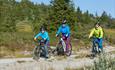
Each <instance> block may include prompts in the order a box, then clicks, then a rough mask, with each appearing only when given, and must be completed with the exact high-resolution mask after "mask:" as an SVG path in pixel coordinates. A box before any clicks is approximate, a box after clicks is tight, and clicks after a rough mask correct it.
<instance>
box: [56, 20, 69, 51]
mask: <svg viewBox="0 0 115 70" xmlns="http://www.w3.org/2000/svg"><path fill="white" fill-rule="evenodd" d="M60 33H61V34H62V39H64V40H66V41H65V43H66V51H64V52H67V51H68V50H67V49H68V47H69V43H70V27H69V26H68V25H67V20H66V19H64V20H63V22H62V25H61V26H60V27H59V29H58V31H57V33H56V37H57V36H58V35H59V34H60Z"/></svg>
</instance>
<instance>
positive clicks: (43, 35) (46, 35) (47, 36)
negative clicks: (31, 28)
mask: <svg viewBox="0 0 115 70" xmlns="http://www.w3.org/2000/svg"><path fill="white" fill-rule="evenodd" d="M38 37H42V38H43V39H44V38H45V39H46V40H47V41H49V35H48V32H46V31H45V32H44V33H41V32H40V33H38V34H37V35H36V36H35V38H38Z"/></svg>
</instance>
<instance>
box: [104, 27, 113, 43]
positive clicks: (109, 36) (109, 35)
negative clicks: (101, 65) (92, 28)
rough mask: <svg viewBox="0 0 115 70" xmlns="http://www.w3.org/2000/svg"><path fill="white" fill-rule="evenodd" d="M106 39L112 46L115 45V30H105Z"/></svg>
mask: <svg viewBox="0 0 115 70" xmlns="http://www.w3.org/2000/svg"><path fill="white" fill-rule="evenodd" d="M104 31H105V35H106V39H107V40H108V41H109V42H110V44H111V43H112V44H115V29H104Z"/></svg>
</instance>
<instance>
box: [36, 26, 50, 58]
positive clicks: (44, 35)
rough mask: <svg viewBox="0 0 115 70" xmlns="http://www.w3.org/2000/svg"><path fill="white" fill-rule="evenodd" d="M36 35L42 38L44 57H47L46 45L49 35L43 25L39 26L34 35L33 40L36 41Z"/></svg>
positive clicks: (47, 44)
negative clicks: (37, 31)
mask: <svg viewBox="0 0 115 70" xmlns="http://www.w3.org/2000/svg"><path fill="white" fill-rule="evenodd" d="M38 37H41V38H42V39H43V40H45V46H44V49H45V57H46V58H48V57H49V55H48V48H47V47H48V46H49V35H48V32H47V31H46V30H45V28H44V27H43V26H42V27H41V28H40V32H39V33H38V34H37V35H36V36H35V37H34V40H35V41H36V40H37V38H38Z"/></svg>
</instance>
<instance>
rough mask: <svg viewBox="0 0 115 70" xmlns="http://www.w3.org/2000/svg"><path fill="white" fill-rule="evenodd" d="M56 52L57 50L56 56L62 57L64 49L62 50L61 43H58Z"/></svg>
mask: <svg viewBox="0 0 115 70" xmlns="http://www.w3.org/2000/svg"><path fill="white" fill-rule="evenodd" d="M56 50H57V54H58V55H64V48H63V45H62V43H61V42H60V43H58V45H57V49H56Z"/></svg>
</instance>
